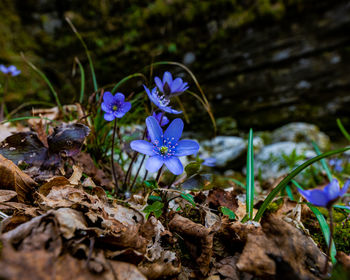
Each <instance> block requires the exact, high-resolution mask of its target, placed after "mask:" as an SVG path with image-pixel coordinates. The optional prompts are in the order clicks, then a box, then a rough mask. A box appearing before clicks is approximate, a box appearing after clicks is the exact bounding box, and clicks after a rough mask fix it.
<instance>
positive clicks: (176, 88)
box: [154, 71, 188, 97]
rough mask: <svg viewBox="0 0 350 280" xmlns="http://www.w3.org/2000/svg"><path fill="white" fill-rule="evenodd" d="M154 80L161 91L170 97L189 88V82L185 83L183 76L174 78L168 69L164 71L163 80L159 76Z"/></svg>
mask: <svg viewBox="0 0 350 280" xmlns="http://www.w3.org/2000/svg"><path fill="white" fill-rule="evenodd" d="M154 81H155V83H156V85H157V87H158V89H159V90H160V92H162V93H163V94H165V96H168V97H172V96H176V95H179V94H181V93H183V92H184V91H185V90H187V89H188V86H187V83H184V82H183V81H182V79H181V78H176V79H175V80H173V76H172V75H171V73H170V72H168V71H166V72H165V73H164V75H163V81H162V80H161V79H160V78H159V77H155V78H154Z"/></svg>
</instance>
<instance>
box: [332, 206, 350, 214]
mask: <svg viewBox="0 0 350 280" xmlns="http://www.w3.org/2000/svg"><path fill="white" fill-rule="evenodd" d="M333 207H334V208H338V209H342V210H345V211H346V212H348V213H350V208H349V206H345V205H333Z"/></svg>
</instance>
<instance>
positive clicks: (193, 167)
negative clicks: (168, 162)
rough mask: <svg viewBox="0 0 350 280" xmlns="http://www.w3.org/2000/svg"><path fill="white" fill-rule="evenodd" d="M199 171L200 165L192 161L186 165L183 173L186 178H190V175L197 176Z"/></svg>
mask: <svg viewBox="0 0 350 280" xmlns="http://www.w3.org/2000/svg"><path fill="white" fill-rule="evenodd" d="M200 169H201V164H200V163H199V162H197V161H194V162H190V163H189V164H187V165H186V167H185V172H186V175H187V177H191V176H192V175H194V174H197V173H198V172H199V170H200Z"/></svg>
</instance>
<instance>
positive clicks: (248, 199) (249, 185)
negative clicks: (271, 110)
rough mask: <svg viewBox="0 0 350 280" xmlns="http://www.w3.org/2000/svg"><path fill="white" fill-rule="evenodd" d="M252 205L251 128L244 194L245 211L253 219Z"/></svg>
mask: <svg viewBox="0 0 350 280" xmlns="http://www.w3.org/2000/svg"><path fill="white" fill-rule="evenodd" d="M253 207H254V148H253V129H250V130H249V137H248V152H247V195H246V213H247V216H248V219H249V220H251V219H253Z"/></svg>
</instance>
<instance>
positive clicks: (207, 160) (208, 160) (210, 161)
mask: <svg viewBox="0 0 350 280" xmlns="http://www.w3.org/2000/svg"><path fill="white" fill-rule="evenodd" d="M203 160H204V161H203V162H202V165H205V166H209V167H214V166H215V165H216V158H213V157H208V158H203Z"/></svg>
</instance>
